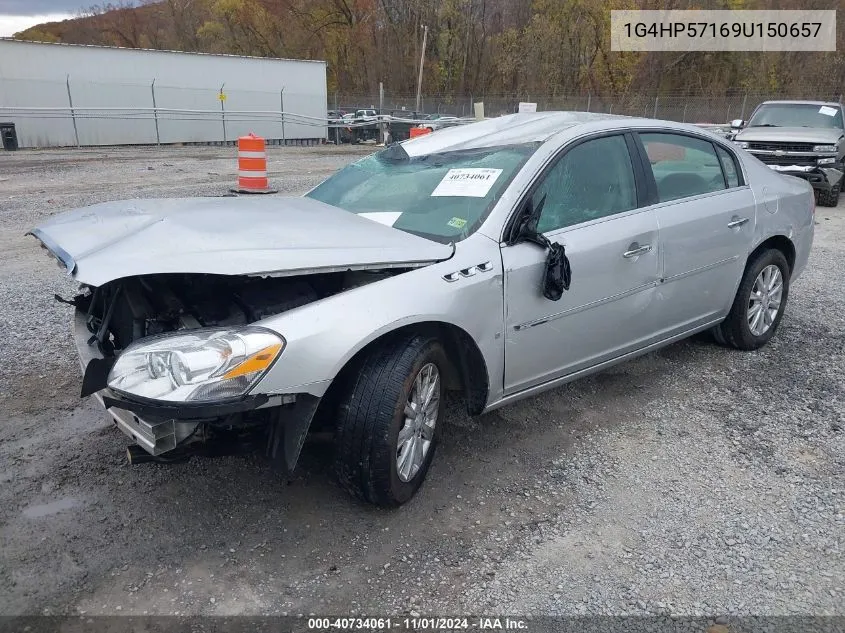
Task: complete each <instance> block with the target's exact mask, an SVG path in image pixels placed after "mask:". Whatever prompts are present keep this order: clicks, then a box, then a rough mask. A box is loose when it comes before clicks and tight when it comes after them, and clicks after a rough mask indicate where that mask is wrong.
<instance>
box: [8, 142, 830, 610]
mask: <svg viewBox="0 0 845 633" xmlns="http://www.w3.org/2000/svg"><path fill="white" fill-rule="evenodd" d="M362 151H367V150H361V149H354V148H333V147H320V148H270V150H269V155H270V176H271V180H272V182H273V183H274V184H275V185H276V186H277V187H279V189H281V190H282V191H283V192H290V193H301V192H303V191H304V190H306V189H307V188H309V187H310V186H312V185H314V184H316V183H317V182H318V181H319V180H321V179H322V178H323V177H325V176H326V175H328V174H329V173H331V172H332V171H334V170H335V169H337V168H339V167H340V166H342V165H344V164H346V163H347V162H349V161H350V160H352V159H353V158H355V157H356V156H360V155H361V153H362ZM234 179H235V161H234V158H233V150H232V149H231V148H198V147H191V148H163V149H156V148H119V149H112V148H109V149H104V150H74V151H21V152H18V153H16V154H11V153H9V154H2V153H0V219H1V220H2V221H1V222H0V322H2V323H4V324H5V328H4V332H5V335H4V337H3V339H4V345H3V346H2V347H0V367H2V370H0V371H2V381H0V613H2V614H36V613H56V614H59V613H78V612H85V613H89V614H96V613H107V614H130V613H137V614H146V613H150V614H175V613H179V614H278V613H293V614H296V613H306V614H307V613H319V614H325V613H338V614H356V613H357V614H361V613H390V614H396V615H398V614H402V613H424V614H451V613H456V612H474V613H483V612H489V611H495V612H497V613H513V614H522V615H525V614H626V613H627V614H648V613H669V614H683V615H729V614H751V615H782V614H806V615H824V614H838V615H843V614H845V608H843V605H845V562H844V561H843V539H844V538H845V506H843V497H845V431H843V426H845V407H843V399H845V380H843V378H845V376H843V372H844V371H845V334H843V332H845V327H843V326H845V316H844V315H845V286H843V284H842V281H841V280H842V279H843V278H845V257H844V256H845V206H843V205H840V207H839V208H837V209H824V208H819V209H818V212H817V223H818V225H817V227H816V244H815V246H814V250H813V253H812V256H811V259H810V263H809V267H808V269H807V271H806V272H805V274H804V275H803V276H802V278H801V279H800V280H798V281H797V282H796V283H795V285H794V286H793V288H792V291H791V293H790V303H789V306H788V308H787V314H786V316H785V318H784V320H783V322H782V324H781V329H780V331H779V332H778V335H777V336H776V338H775V339H774V340H773V342H772V343H771V344H770V345H769V346H768V347H766V348H765V349H764V350H762V351H759V352H756V353H740V352H733V351H729V350H726V349H723V348H719V347H716V346H715V345H713V344H712V343H711V342H710V341H709V340H707V338H706V337H703V336H702V337H697V338H695V339H692V340H689V341H685V342H682V343H679V344H676V345H672V346H670V347H668V348H665V349H664V350H661V351H659V352H656V353H653V354H649V355H647V356H645V357H642V358H640V359H637V360H635V361H632V362H628V363H626V364H623V365H619V366H617V367H615V368H613V369H611V370H609V371H607V372H604V373H602V374H599V375H596V376H594V377H592V378H589V379H585V380H582V381H579V382H577V383H574V384H572V385H569V386H567V387H564V388H561V389H557V390H554V391H551V392H548V393H545V394H543V395H541V396H538V397H535V398H532V399H529V400H526V401H523V402H520V403H518V404H515V405H512V406H509V407H506V408H504V409H501V410H499V411H496V412H493V413H491V414H488V415H485V416H483V417H479V418H475V419H468V418H466V417H465V416H464V415H462V414H461V412H460V411H459V409H457V408H453V410H452V411H451V412H450V415H449V419H448V420H447V423H446V424H445V425H444V428H443V432H444V435H443V438H442V439H443V442H442V444H441V448H440V449H439V451H438V455H437V459H436V460H435V463H434V465H433V467H432V470H431V472H430V475H429V480H428V481H427V483H426V485H425V486H424V487H423V489H422V490H421V491H420V494H419V495H418V496H417V497H416V498H415V499H414V500H413V501H412V502H411V503H410V504H408V505H407V506H405V507H403V508H401V509H399V510H396V511H391V512H388V511H384V510H379V509H375V508H371V507H368V506H364V505H361V504H358V503H356V502H354V501H353V500H351V499H350V498H348V497H347V496H346V495H344V494H343V493H342V492H341V491H340V490H339V489H338V488H337V487H336V486H335V485H334V483H333V482H332V480H331V478H330V477H329V476H328V474H327V466H328V464H329V460H330V459H331V455H330V447H328V446H326V445H324V444H319V443H314V444H310V445H308V446H306V449H305V452H304V455H303V459H302V462H301V467H300V469H299V471H298V473H297V474H296V476H295V477H294V478H292V479H290V480H287V479H284V478H281V477H279V476H278V475H276V474H274V473H272V472H271V471H270V470H269V468H268V466H267V465H266V464H265V463H264V462H263V461H262V460H261V459H260V458H258V457H256V456H242V457H230V458H222V459H217V460H192V461H191V462H189V463H187V464H182V465H174V466H161V465H156V464H152V465H148V464H145V465H143V466H137V467H128V466H126V465H125V461H124V457H123V451H124V448H125V445H126V442H125V441H124V439H123V436H122V435H121V434H120V433H119V432H118V431H117V430H115V429H114V427H113V426H112V425H111V424H110V423H109V421H108V419H107V416H106V415H105V414H104V413H103V412H102V411H101V410H100V409H99V408H98V407H97V406H96V405H95V404H93V403H91V402H87V401H80V400H79V398H78V397H77V394H78V389H79V370H78V367H77V362H76V360H75V357H74V353H73V352H72V349H71V342H70V337H69V334H68V331H67V330H68V318H69V310H68V309H66V307H65V306H62V305H60V304H57V303H56V302H55V301H53V299H52V296H53V294H54V293H57V292H58V293H61V294H64V295H67V294H69V293H71V292H72V291H73V286H72V285H71V284H69V283H68V282H67V279H66V278H64V277H63V275H62V273H61V271H60V270H59V269H57V268H56V266H55V264H54V263H53V262H52V261H51V260H50V259H49V258H48V257H45V256H44V253H43V252H42V251H40V249H39V248H38V247H37V246H36V244H35V241H34V240H33V239H32V238H24V237H23V234H24V232H25V231H26V230H28V229H29V228H31V227H32V226H34V225H35V224H37V223H38V222H39V221H40V220H41V219H43V218H44V217H46V216H48V215H50V214H53V213H57V212H59V211H62V210H64V209H68V208H73V207H77V206H81V205H84V204H90V203H94V202H99V201H104V200H113V199H119V198H127V197H151V196H193V195H222V194H224V193H226V191H227V188H228V187H229V186H231V184H232V183H233V182H234Z"/></svg>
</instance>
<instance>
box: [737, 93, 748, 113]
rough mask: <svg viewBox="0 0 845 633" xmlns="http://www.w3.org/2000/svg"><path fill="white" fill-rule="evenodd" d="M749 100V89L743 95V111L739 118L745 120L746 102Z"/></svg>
mask: <svg viewBox="0 0 845 633" xmlns="http://www.w3.org/2000/svg"><path fill="white" fill-rule="evenodd" d="M747 101H748V91H747V90H746V91H745V95H744V96H743V97H742V111H740V113H739V118H740V119H743V120H745V104H746V102H747Z"/></svg>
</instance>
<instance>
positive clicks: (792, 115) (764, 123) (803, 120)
mask: <svg viewBox="0 0 845 633" xmlns="http://www.w3.org/2000/svg"><path fill="white" fill-rule="evenodd" d="M748 127H821V128H834V129H840V130H841V129H842V110H841V108H838V107H833V106H821V105H810V104H805V103H800V104H799V103H790V104H786V103H777V104H774V103H773V104H771V105H763V106H760V107H759V108H758V109H757V111H756V112H755V113H754V116H752V117H751V120H750V121H748Z"/></svg>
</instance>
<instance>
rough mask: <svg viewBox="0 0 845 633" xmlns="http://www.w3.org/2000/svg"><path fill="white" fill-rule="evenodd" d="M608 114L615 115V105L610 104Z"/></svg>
mask: <svg viewBox="0 0 845 633" xmlns="http://www.w3.org/2000/svg"><path fill="white" fill-rule="evenodd" d="M607 113H608V114H613V103H611V104H610V107H609V108H608V109H607Z"/></svg>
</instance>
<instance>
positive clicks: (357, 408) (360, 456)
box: [335, 334, 447, 506]
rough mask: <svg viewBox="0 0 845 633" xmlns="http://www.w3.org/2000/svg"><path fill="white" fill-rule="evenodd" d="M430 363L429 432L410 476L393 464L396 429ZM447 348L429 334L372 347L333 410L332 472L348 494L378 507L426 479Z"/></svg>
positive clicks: (398, 500)
mask: <svg viewBox="0 0 845 633" xmlns="http://www.w3.org/2000/svg"><path fill="white" fill-rule="evenodd" d="M428 363H432V364H434V365H435V367H437V370H438V372H439V376H440V387H439V393H438V396H439V404H438V408H437V423H436V424H435V427H434V437H433V438H432V439H431V444H430V445H429V448H428V452H427V453H426V454H425V457H424V461H423V463H422V465H421V466H420V468H419V470H418V471H417V473H416V475H415V476H413V477H412V478H411V479H410V480H409V481H407V482H406V481H402V480H401V479H400V478H399V474H398V469H397V463H396V459H397V454H398V446H397V444H398V437H399V431H400V430H401V429H402V427H403V426H404V423H405V413H404V410H405V403H406V401H407V399H408V396H409V394H410V392H411V389H412V387H413V383H414V380H415V378H416V377H417V374H418V373H419V372H420V370H421V369H422V368H423V367H424V366H425V365H427V364H428ZM446 367H447V359H446V353H445V351H444V349H443V346H442V345H441V344H440V342H439V341H438V340H437V339H436V338H434V337H433V336H428V335H421V334H406V335H401V336H399V337H397V338H394V339H393V340H391V341H389V342H388V343H386V344H384V345H382V346H380V347H379V348H377V349H375V350H374V351H373V352H372V353H371V354H369V356H367V358H366V359H364V361H363V364H362V366H361V368H360V370H359V371H358V373H357V375H356V377H355V378H354V380H353V381H352V384H351V387H350V388H349V391H348V393H347V394H346V397H345V398H344V399H343V400H342V403H341V405H340V407H339V409H338V416H337V433H336V436H335V445H336V457H335V474H336V476H337V479H338V481H339V483H340V485H341V486H342V487H343V488H344V489H346V490H347V491H348V492H350V493H351V494H352V495H354V496H356V497H358V498H359V499H362V500H364V501H368V502H370V503H373V504H376V505H379V506H398V505H400V504H403V503H405V502H406V501H408V500H409V499H410V498H411V497H412V496H413V495H414V493H416V491H417V490H418V489H419V487H420V485H421V484H422V482H423V481H424V480H425V476H426V473H427V472H428V468H429V466H430V465H431V461H432V459H433V457H434V453H435V449H436V447H437V430H438V429H437V427H438V425H439V424H440V423H442V420H443V408H444V404H443V403H444V386H443V377H444V375H445V374H444V371H445V369H446Z"/></svg>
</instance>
